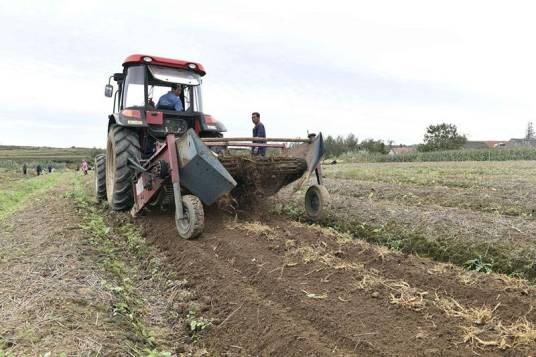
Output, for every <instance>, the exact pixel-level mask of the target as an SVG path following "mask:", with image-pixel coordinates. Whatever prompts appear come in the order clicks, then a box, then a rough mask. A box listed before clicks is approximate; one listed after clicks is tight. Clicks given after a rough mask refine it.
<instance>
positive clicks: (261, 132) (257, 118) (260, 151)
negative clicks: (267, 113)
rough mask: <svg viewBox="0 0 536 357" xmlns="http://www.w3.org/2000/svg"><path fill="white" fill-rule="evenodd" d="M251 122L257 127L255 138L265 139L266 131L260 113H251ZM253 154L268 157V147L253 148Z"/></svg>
mask: <svg viewBox="0 0 536 357" xmlns="http://www.w3.org/2000/svg"><path fill="white" fill-rule="evenodd" d="M251 121H252V122H253V124H255V126H254V127H253V137H254V138H265V137H266V130H265V129H264V124H262V123H261V115H260V114H259V113H258V112H253V113H251ZM258 143H262V144H264V143H266V141H258ZM251 153H252V154H253V155H258V156H266V147H259V146H254V147H252V148H251Z"/></svg>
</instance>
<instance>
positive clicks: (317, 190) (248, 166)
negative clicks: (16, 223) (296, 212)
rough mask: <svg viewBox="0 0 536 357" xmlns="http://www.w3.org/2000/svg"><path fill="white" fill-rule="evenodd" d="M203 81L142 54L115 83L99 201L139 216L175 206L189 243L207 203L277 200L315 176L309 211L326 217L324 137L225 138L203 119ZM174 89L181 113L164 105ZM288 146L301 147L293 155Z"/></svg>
mask: <svg viewBox="0 0 536 357" xmlns="http://www.w3.org/2000/svg"><path fill="white" fill-rule="evenodd" d="M204 75H205V70H204V68H203V66H202V65H201V64H199V63H195V62H189V61H182V60H175V59H168V58H162V57H156V56H148V55H140V54H136V55H131V56H129V57H127V58H126V60H125V61H124V62H123V71H122V72H120V73H115V74H114V75H113V76H110V78H109V80H108V84H107V85H106V87H105V96H107V97H113V99H114V103H113V114H110V115H109V116H108V141H107V147H106V155H100V156H97V157H96V158H95V161H96V162H95V191H96V196H97V199H98V200H107V201H108V204H109V206H110V207H111V209H112V210H115V211H124V210H131V213H132V215H134V216H135V215H137V214H139V213H140V212H141V211H142V210H143V209H145V208H147V207H161V208H165V207H167V206H170V205H174V206H175V221H176V226H177V230H178V232H179V235H180V236H181V237H183V238H186V239H189V238H194V237H196V236H198V235H199V234H201V232H202V231H203V226H204V210H203V204H205V205H211V204H213V203H215V202H216V201H217V200H218V199H220V198H222V197H223V196H226V195H227V194H232V195H233V194H234V195H235V196H243V195H245V194H247V195H255V196H267V195H271V194H273V193H275V192H277V191H279V189H280V188H282V187H283V186H286V185H288V184H290V183H291V182H294V181H296V180H298V179H300V178H301V180H300V182H299V183H300V184H303V183H304V182H305V181H307V179H308V178H309V176H310V175H311V174H312V173H313V172H315V173H316V179H317V184H316V185H312V186H311V187H310V188H309V189H308V190H307V193H306V198H305V208H306V212H307V214H308V215H309V216H310V217H311V218H312V219H318V218H320V217H321V216H322V215H323V213H324V208H323V207H324V204H325V202H326V200H327V198H328V194H327V191H326V189H325V188H324V186H322V176H321V172H320V161H321V158H322V156H323V153H324V147H323V140H322V135H321V134H319V135H310V136H309V137H308V138H307V139H281V138H279V139H278V138H275V139H271V138H224V137H223V133H224V132H225V131H226V129H225V126H224V125H223V124H222V123H220V122H218V121H217V120H215V119H214V118H213V117H211V116H210V115H207V114H204V113H203V108H202V98H201V82H202V81H201V79H202V77H203V76H204ZM112 79H113V80H114V81H115V82H116V84H117V89H116V90H115V91H114V87H113V85H112V84H111V83H110V82H111V80H112ZM170 89H173V90H174V91H175V93H176V94H175V95H177V96H178V98H179V99H180V102H181V104H182V105H181V106H180V107H177V106H175V107H173V106H169V104H168V103H160V102H158V99H159V98H160V97H161V96H163V95H165V94H166V93H168V92H170ZM155 101H157V103H155ZM289 142H290V143H294V146H293V147H291V148H287V143H289ZM251 147H267V148H272V150H274V151H278V152H277V153H276V154H275V155H270V156H268V157H257V156H255V157H252V156H251V155H244V152H248V151H247V150H242V151H240V150H238V149H244V148H251ZM238 198H240V197H238Z"/></svg>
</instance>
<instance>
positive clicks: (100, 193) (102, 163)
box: [94, 154, 106, 202]
mask: <svg viewBox="0 0 536 357" xmlns="http://www.w3.org/2000/svg"><path fill="white" fill-rule="evenodd" d="M94 176H95V178H94V179H95V196H96V197H97V202H101V201H104V200H106V155H104V154H101V155H97V156H95V172H94Z"/></svg>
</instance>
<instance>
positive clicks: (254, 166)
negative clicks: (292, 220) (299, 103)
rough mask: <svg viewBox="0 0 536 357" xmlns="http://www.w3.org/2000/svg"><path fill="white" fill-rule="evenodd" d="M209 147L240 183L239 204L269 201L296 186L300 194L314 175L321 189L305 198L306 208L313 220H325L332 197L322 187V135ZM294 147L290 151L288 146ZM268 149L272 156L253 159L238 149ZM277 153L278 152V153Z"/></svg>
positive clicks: (226, 141)
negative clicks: (291, 185) (267, 198)
mask: <svg viewBox="0 0 536 357" xmlns="http://www.w3.org/2000/svg"><path fill="white" fill-rule="evenodd" d="M202 140H203V141H204V142H205V143H206V144H207V145H208V146H209V147H212V148H217V149H218V150H219V151H220V155H219V159H220V161H221V163H222V164H223V166H224V167H225V168H226V169H227V171H229V173H230V174H231V175H232V176H233V178H234V179H235V180H236V182H237V186H236V188H235V189H234V190H233V191H232V193H233V195H234V196H235V198H236V199H237V200H238V201H243V200H251V199H256V198H262V197H267V196H270V195H273V194H275V193H277V192H278V191H279V190H280V189H282V188H283V187H285V186H287V185H290V184H291V183H294V182H295V183H296V184H295V186H294V192H296V191H298V190H299V189H300V188H301V187H302V186H303V185H304V184H305V183H306V182H308V180H309V177H310V176H311V174H313V172H314V173H315V174H316V180H317V185H314V186H311V188H310V191H309V190H308V191H307V192H308V193H307V194H306V196H305V208H306V212H307V214H308V216H309V217H310V218H311V219H313V220H319V219H321V218H322V217H323V212H324V209H323V208H324V207H325V205H326V204H327V202H328V201H329V194H328V192H327V190H326V189H325V187H324V186H322V173H321V166H320V162H321V160H322V158H323V156H324V141H323V137H322V134H321V133H320V134H318V135H314V134H312V135H310V136H309V138H307V139H285V138H205V139H202ZM288 144H290V147H287V145H288ZM253 147H266V148H271V149H272V153H270V155H268V156H266V157H264V156H252V155H250V154H249V152H248V151H245V152H244V151H242V154H240V151H239V150H237V149H243V148H253ZM274 149H277V150H274Z"/></svg>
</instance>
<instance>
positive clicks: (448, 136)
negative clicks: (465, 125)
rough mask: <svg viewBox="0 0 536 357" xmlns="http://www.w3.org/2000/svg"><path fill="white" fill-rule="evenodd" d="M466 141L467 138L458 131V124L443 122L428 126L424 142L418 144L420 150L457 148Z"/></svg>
mask: <svg viewBox="0 0 536 357" xmlns="http://www.w3.org/2000/svg"><path fill="white" fill-rule="evenodd" d="M466 142H467V138H466V137H465V135H461V134H459V133H458V128H457V127H456V125H454V124H446V123H442V124H437V125H430V126H429V127H428V128H426V133H425V134H424V142H423V144H421V145H419V146H418V150H419V151H439V150H456V149H461V148H462V147H463V145H464V144H465V143H466Z"/></svg>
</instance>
